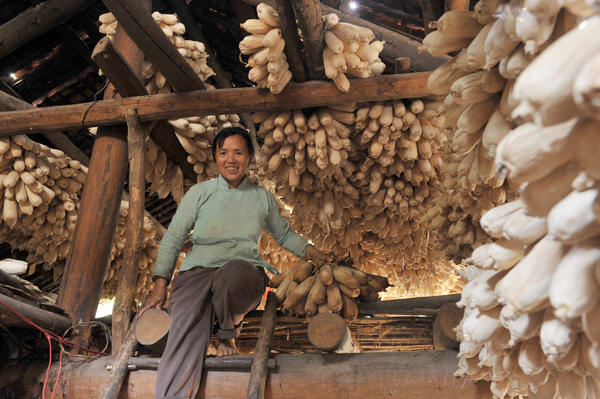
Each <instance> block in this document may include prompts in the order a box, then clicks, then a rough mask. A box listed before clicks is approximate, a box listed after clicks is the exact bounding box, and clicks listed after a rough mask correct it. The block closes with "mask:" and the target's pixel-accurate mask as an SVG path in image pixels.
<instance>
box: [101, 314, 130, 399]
mask: <svg viewBox="0 0 600 399" xmlns="http://www.w3.org/2000/svg"><path fill="white" fill-rule="evenodd" d="M136 322H137V320H134V321H133V323H132V324H131V328H130V329H129V333H128V334H127V337H126V338H125V341H124V342H123V345H122V346H121V348H120V349H119V351H118V353H117V355H116V356H115V361H114V363H113V365H112V371H111V373H110V377H109V379H108V382H107V383H106V384H104V386H103V387H102V391H101V392H100V395H99V396H98V399H117V398H118V397H119V393H120V392H121V386H122V385H123V380H125V377H126V376H127V372H128V371H129V367H128V361H129V358H130V357H131V355H133V351H134V350H135V346H136V344H137V340H136V339H135V332H134V329H135V323H136Z"/></svg>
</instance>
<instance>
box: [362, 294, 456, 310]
mask: <svg viewBox="0 0 600 399" xmlns="http://www.w3.org/2000/svg"><path fill="white" fill-rule="evenodd" d="M459 299H460V294H450V295H440V296H430V297H420V298H406V299H394V300H391V301H381V302H364V303H359V304H358V314H360V315H364V314H415V313H417V314H418V313H419V312H437V309H439V308H440V307H441V306H442V305H444V304H445V303H455V302H457V301H458V300H459ZM407 312H410V313H407Z"/></svg>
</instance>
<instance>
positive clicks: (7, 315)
mask: <svg viewBox="0 0 600 399" xmlns="http://www.w3.org/2000/svg"><path fill="white" fill-rule="evenodd" d="M13 310H16V311H17V312H19V313H20V314H22V315H23V316H25V317H27V318H28V319H29V320H31V321H33V322H34V323H35V324H37V325H38V326H40V327H42V328H45V329H47V330H49V331H52V332H54V333H56V334H62V333H63V332H65V331H66V330H67V329H68V328H69V327H71V325H72V322H71V319H70V318H69V317H67V316H63V315H59V314H56V313H54V312H49V311H47V310H44V309H41V308H39V307H38V306H34V305H30V304H28V303H24V302H21V301H17V300H15V299H12V298H11V297H9V296H6V295H3V294H0V324H4V325H7V326H13V327H25V328H35V327H33V326H32V325H31V324H28V323H27V322H25V321H24V320H23V319H21V318H20V317H19V316H17V315H16V314H15V313H14V312H13Z"/></svg>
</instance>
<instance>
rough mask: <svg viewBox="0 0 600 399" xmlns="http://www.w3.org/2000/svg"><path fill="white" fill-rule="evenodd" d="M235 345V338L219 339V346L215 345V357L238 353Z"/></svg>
mask: <svg viewBox="0 0 600 399" xmlns="http://www.w3.org/2000/svg"><path fill="white" fill-rule="evenodd" d="M239 354H240V352H238V350H237V347H236V346H235V339H233V338H231V339H220V340H219V346H218V347H217V357H225V356H234V355H239Z"/></svg>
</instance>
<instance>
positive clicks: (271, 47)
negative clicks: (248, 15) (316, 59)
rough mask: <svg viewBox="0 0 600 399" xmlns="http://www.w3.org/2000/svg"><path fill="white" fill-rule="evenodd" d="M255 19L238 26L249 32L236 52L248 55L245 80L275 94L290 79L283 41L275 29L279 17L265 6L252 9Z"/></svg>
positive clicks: (279, 31) (276, 28) (278, 30)
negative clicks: (256, 16) (255, 14)
mask: <svg viewBox="0 0 600 399" xmlns="http://www.w3.org/2000/svg"><path fill="white" fill-rule="evenodd" d="M256 13H257V15H258V19H249V20H247V21H246V22H244V23H243V24H241V25H240V26H241V27H242V29H244V30H245V31H246V32H248V33H250V35H249V36H246V37H245V38H244V39H243V40H242V41H241V42H240V44H239V48H240V53H242V54H243V55H250V57H249V58H248V62H247V63H246V67H247V68H250V71H249V72H248V79H250V80H251V81H253V82H256V83H257V85H258V87H261V88H268V89H269V90H270V91H271V93H273V94H279V93H281V91H282V90H283V89H284V87H285V85H287V83H288V82H289V81H290V79H291V78H292V73H291V72H290V70H289V65H288V63H287V61H286V57H285V53H284V52H283V50H284V48H285V40H284V39H283V36H282V33H281V29H279V15H278V14H277V11H275V9H274V8H273V7H271V6H269V5H268V4H265V3H260V4H258V5H257V6H256Z"/></svg>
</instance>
